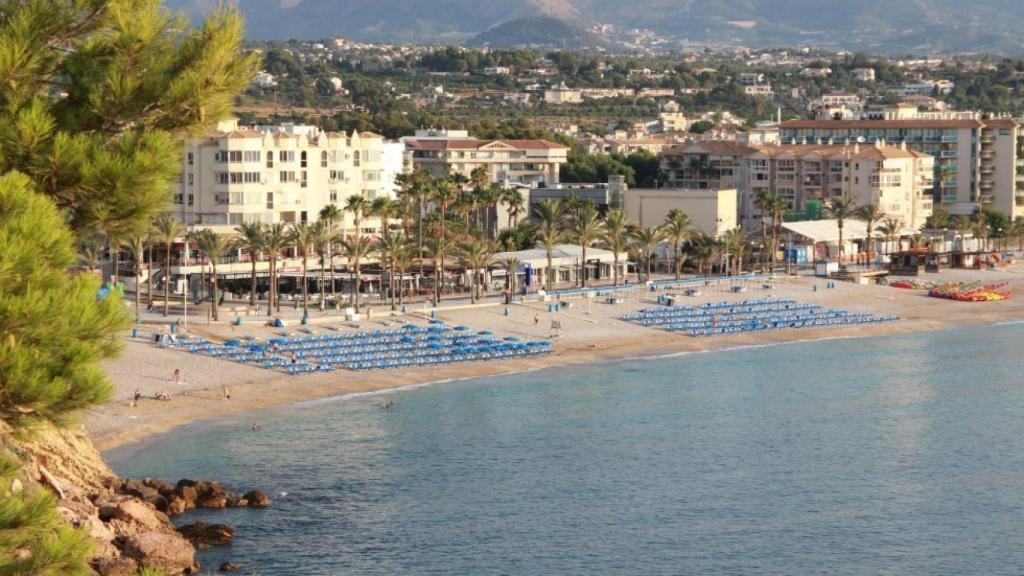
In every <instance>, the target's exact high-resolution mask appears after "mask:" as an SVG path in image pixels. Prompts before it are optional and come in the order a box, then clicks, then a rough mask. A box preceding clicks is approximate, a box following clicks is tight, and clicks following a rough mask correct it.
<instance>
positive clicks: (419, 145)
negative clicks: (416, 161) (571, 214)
mask: <svg viewBox="0 0 1024 576" xmlns="http://www.w3.org/2000/svg"><path fill="white" fill-rule="evenodd" d="M405 143H406V146H408V147H409V148H413V149H417V150H448V149H453V150H479V149H481V148H484V147H486V146H488V145H491V144H500V145H503V146H507V147H509V148H514V149H517V150H568V147H567V146H563V145H561V144H558V143H555V142H551V141H549V140H476V139H463V140H458V139H452V140H444V139H430V138H427V139H422V140H421V139H417V138H411V139H409V140H406V141H405Z"/></svg>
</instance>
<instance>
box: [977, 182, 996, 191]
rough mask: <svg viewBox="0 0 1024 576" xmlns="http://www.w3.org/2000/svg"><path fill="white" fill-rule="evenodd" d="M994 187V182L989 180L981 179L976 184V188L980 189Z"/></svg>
mask: <svg viewBox="0 0 1024 576" xmlns="http://www.w3.org/2000/svg"><path fill="white" fill-rule="evenodd" d="M994 187H995V183H993V182H992V181H991V180H982V181H981V182H980V183H979V184H978V188H979V189H981V190H991V189H992V188H994Z"/></svg>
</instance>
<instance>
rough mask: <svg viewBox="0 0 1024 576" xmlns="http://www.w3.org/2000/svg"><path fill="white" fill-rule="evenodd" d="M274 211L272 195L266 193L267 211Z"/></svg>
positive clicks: (271, 193)
mask: <svg viewBox="0 0 1024 576" xmlns="http://www.w3.org/2000/svg"><path fill="white" fill-rule="evenodd" d="M273 209H274V193H273V192H267V210H273Z"/></svg>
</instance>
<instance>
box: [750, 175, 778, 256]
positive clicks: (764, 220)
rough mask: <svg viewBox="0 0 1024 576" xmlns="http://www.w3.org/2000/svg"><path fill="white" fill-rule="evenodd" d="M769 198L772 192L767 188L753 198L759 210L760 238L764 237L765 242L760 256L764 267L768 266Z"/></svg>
mask: <svg viewBox="0 0 1024 576" xmlns="http://www.w3.org/2000/svg"><path fill="white" fill-rule="evenodd" d="M771 199H772V193H771V192H769V191H768V190H767V189H764V190H761V191H760V192H758V193H757V196H756V197H755V198H754V206H755V207H757V209H758V210H760V211H761V238H763V239H764V243H765V250H764V254H762V255H761V256H762V261H763V263H764V267H765V268H768V253H769V252H768V250H767V248H768V245H769V241H768V215H769V214H770V213H771ZM772 224H774V222H772ZM773 229H774V228H773Z"/></svg>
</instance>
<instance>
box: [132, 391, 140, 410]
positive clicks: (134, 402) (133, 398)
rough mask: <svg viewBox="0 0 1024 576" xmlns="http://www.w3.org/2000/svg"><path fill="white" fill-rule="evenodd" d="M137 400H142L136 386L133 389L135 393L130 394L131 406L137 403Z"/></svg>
mask: <svg viewBox="0 0 1024 576" xmlns="http://www.w3.org/2000/svg"><path fill="white" fill-rule="evenodd" d="M139 400H142V392H140V391H139V389H138V388H136V389H135V394H134V395H133V396H132V408H135V407H136V406H138V405H139Z"/></svg>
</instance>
